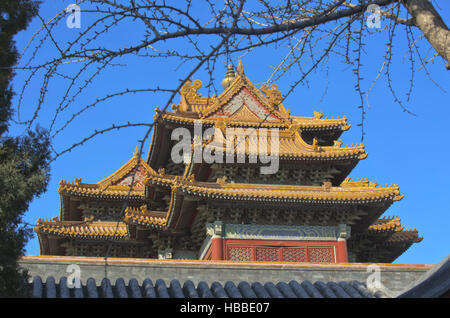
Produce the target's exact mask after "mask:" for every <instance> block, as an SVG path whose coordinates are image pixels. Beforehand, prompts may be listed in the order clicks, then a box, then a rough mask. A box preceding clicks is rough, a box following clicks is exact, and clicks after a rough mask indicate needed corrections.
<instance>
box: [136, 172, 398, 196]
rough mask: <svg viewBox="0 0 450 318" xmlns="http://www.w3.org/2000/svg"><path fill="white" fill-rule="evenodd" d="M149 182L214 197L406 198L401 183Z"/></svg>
mask: <svg viewBox="0 0 450 318" xmlns="http://www.w3.org/2000/svg"><path fill="white" fill-rule="evenodd" d="M145 182H146V184H147V185H159V186H165V187H170V188H172V191H176V190H180V191H182V192H185V193H188V194H192V195H198V196H206V197H209V198H211V199H214V198H217V199H242V198H247V199H251V200H268V201H280V200H281V201H291V200H294V201H302V202H322V203H325V202H329V201H338V202H364V203H366V202H380V201H398V200H401V199H402V197H403V196H402V195H400V191H399V187H398V186H396V185H395V186H388V187H367V188H357V187H333V186H331V185H329V184H327V183H324V185H322V186H298V185H272V184H243V183H226V180H222V179H218V180H217V182H216V183H211V182H197V181H195V180H192V178H190V179H188V178H185V179H182V178H181V177H167V176H163V175H152V176H149V177H148V178H147V179H146V181H145Z"/></svg>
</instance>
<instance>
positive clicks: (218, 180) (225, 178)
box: [216, 176, 227, 186]
mask: <svg viewBox="0 0 450 318" xmlns="http://www.w3.org/2000/svg"><path fill="white" fill-rule="evenodd" d="M226 182H227V176H223V177H222V178H217V180H216V183H217V184H218V185H221V186H222V185H224V184H225V183H226Z"/></svg>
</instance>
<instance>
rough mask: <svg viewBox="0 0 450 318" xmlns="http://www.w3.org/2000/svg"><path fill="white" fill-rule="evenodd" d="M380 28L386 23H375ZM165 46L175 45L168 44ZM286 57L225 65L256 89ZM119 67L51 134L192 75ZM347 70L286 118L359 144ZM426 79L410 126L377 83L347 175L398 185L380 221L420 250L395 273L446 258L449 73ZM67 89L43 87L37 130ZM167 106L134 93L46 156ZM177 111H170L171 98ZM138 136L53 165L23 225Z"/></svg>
mask: <svg viewBox="0 0 450 318" xmlns="http://www.w3.org/2000/svg"><path fill="white" fill-rule="evenodd" d="M70 3H71V1H56V0H48V1H45V3H44V4H43V6H42V8H41V12H40V14H41V16H42V17H43V18H44V19H45V20H48V19H50V18H51V17H52V16H54V15H55V14H56V13H57V12H58V11H60V10H62V9H63V8H65V7H67V6H68V5H69V4H70ZM440 5H441V9H442V10H441V11H440V13H441V15H442V17H443V19H444V21H446V23H447V25H449V24H450V3H449V2H441V3H440ZM82 9H83V7H82ZM91 18H92V17H91V16H90V15H89V14H83V15H82V28H81V30H83V25H87V24H88V22H89V21H92V20H90V19H91ZM382 23H387V22H385V21H382ZM39 25H40V23H39V22H38V21H37V20H34V21H33V23H32V24H31V25H30V27H29V29H28V30H27V31H24V32H22V33H21V34H19V35H18V37H17V39H16V40H17V46H18V48H19V52H21V51H22V50H23V48H24V47H25V46H26V45H27V43H28V40H29V39H30V37H31V36H32V34H33V33H34V31H35V30H36V29H37V28H38V27H39ZM139 31H140V29H139V27H136V26H135V25H134V24H127V25H126V28H123V29H122V30H120V31H117V32H115V33H113V34H111V35H110V36H109V37H108V38H106V39H104V40H103V41H105V43H106V42H107V44H108V45H117V46H118V47H120V46H124V45H126V44H127V43H128V42H129V41H131V42H132V41H135V40H137V39H139V35H140V33H139ZM78 32H79V30H76V29H68V28H67V27H66V26H65V24H61V25H59V26H58V27H57V28H56V29H55V37H56V38H57V39H58V41H65V40H66V39H67V40H70V39H71V38H73V37H74V36H76V35H77V34H78ZM386 32H387V31H385V33H383V31H382V32H380V33H378V34H377V35H374V36H373V37H371V38H369V39H368V42H367V44H366V47H365V55H364V57H363V67H362V70H363V71H364V74H363V75H364V76H363V77H364V78H365V80H364V82H363V84H364V87H370V85H371V83H372V80H373V79H374V78H375V76H376V74H377V70H378V69H379V68H380V66H381V63H382V57H383V54H384V52H385V43H386V41H387V34H386ZM396 40H397V41H396V42H395V43H396V47H395V48H396V49H397V50H396V51H395V55H394V61H395V62H394V63H393V65H392V77H393V82H392V83H393V85H394V87H395V88H396V89H397V90H398V92H399V96H400V97H401V99H402V100H405V92H406V91H407V90H408V85H409V76H410V75H409V67H408V64H407V57H406V58H405V50H404V46H405V36H404V32H401V33H399V35H398V37H397V38H396ZM420 43H421V44H420V45H421V46H422V47H423V48H426V47H427V44H426V42H424V41H422V42H420ZM206 44H209V43H206ZM206 44H205V45H206ZM166 45H167V46H169V45H183V44H182V43H181V42H180V43H178V42H168V43H166ZM182 49H184V47H182ZM186 49H187V48H186ZM286 52H287V48H285V47H283V46H280V47H277V48H274V47H272V48H270V49H260V50H255V51H254V52H251V53H249V54H247V55H245V56H238V55H235V56H232V58H233V61H234V62H235V63H237V60H238V59H239V58H241V59H242V62H243V65H244V68H245V73H246V75H247V76H248V77H249V78H250V80H252V81H253V82H254V83H255V84H258V83H262V82H264V81H265V80H266V79H267V78H268V76H269V75H270V74H271V69H270V66H271V65H276V64H278V62H279V60H280V57H282V56H284V54H286ZM41 54H42V55H41V57H39V58H44V57H45V56H47V55H51V54H55V48H54V47H53V46H52V45H44V46H43V47H42V49H41ZM430 54H432V52H431V53H430ZM429 56H430V55H429ZM39 58H38V59H39ZM125 62H126V63H127V66H122V67H117V68H114V69H111V70H109V71H107V72H105V73H104V74H103V75H102V76H100V77H99V78H97V79H96V80H94V81H93V83H92V85H91V86H90V87H89V88H88V89H87V90H86V91H84V92H83V94H81V95H80V96H79V98H78V99H77V101H76V102H75V103H74V104H73V105H72V106H70V108H68V109H67V111H66V112H63V113H62V114H61V117H60V118H59V119H58V121H57V124H56V127H57V128H58V127H61V126H62V125H63V124H64V122H65V120H67V119H68V118H70V115H71V114H72V113H73V112H75V111H77V110H78V109H80V108H82V106H83V105H87V104H90V103H92V102H93V101H95V99H96V98H100V97H102V96H104V95H105V94H107V93H111V92H114V91H119V90H123V89H125V88H130V89H132V88H145V87H148V86H156V85H160V86H161V87H169V88H174V87H176V86H177V85H178V83H179V82H178V80H179V79H180V78H182V77H184V76H186V74H187V72H188V70H189V66H190V65H189V64H187V65H182V66H180V67H179V65H178V64H177V63H173V62H171V61H161V60H151V59H139V58H132V59H129V60H126V61H125ZM225 65H226V61H225V60H222V61H220V62H219V63H218V64H217V66H216V69H215V72H214V74H213V75H214V77H215V79H214V83H215V85H216V87H217V90H218V93H220V92H221V87H220V81H221V80H222V78H223V76H224V74H225V70H226V69H225ZM70 67H77V65H73V66H68V68H67V70H68V69H69V68H70ZM351 69H352V67H351V66H348V65H345V64H342V63H339V62H338V60H330V64H329V70H328V81H326V76H325V71H326V70H325V69H322V70H318V71H316V72H315V73H313V74H312V75H311V77H310V78H309V82H308V85H306V83H303V84H302V85H299V86H298V87H297V88H296V90H295V91H294V92H293V93H292V94H291V95H290V96H289V97H288V98H287V99H286V100H285V101H284V106H285V107H286V108H289V109H290V110H291V114H293V115H298V116H312V115H313V111H322V112H323V113H324V114H325V116H328V117H331V116H334V117H336V116H340V117H342V116H344V115H345V116H346V117H347V118H348V122H349V123H350V124H352V127H351V129H350V130H349V131H347V132H345V133H344V134H343V136H342V138H341V139H342V140H343V142H344V145H345V144H349V145H350V144H352V143H360V139H361V130H360V128H359V127H357V124H358V123H359V121H360V118H361V113H360V111H359V109H358V108H357V106H358V105H359V95H358V94H357V93H356V92H355V90H354V88H353V87H354V84H355V77H354V75H353V73H352V71H351ZM428 69H429V71H430V73H431V74H432V77H433V80H434V81H435V82H437V83H439V85H440V86H441V88H442V89H440V88H438V87H436V85H434V84H433V83H432V82H431V81H430V80H429V79H428V77H427V75H426V74H425V72H424V71H423V70H420V71H418V72H416V74H415V88H414V91H413V94H412V96H411V99H410V101H409V102H408V103H406V106H407V107H408V109H410V110H411V111H412V112H414V113H415V114H416V116H411V115H409V114H407V113H405V112H403V111H402V109H401V108H400V106H399V105H397V104H395V103H394V101H393V97H392V95H391V93H390V92H389V90H388V88H387V84H386V83H387V82H386V79H385V77H382V78H380V80H379V81H378V82H377V83H376V85H375V86H374V88H373V90H372V91H371V93H370V96H369V101H370V108H366V111H367V114H366V120H365V133H366V136H365V138H364V141H363V143H364V145H365V147H366V150H367V152H368V153H369V156H368V157H367V159H365V160H362V161H361V162H360V163H359V164H358V166H357V167H356V168H355V169H354V170H353V171H352V173H351V174H350V176H351V177H353V178H368V179H369V180H376V181H377V182H378V183H379V184H386V183H387V184H391V183H395V184H398V185H399V186H400V191H401V193H402V194H405V197H404V199H403V200H401V201H400V202H396V203H394V204H393V205H392V206H391V207H390V208H389V209H388V210H387V211H386V212H385V214H384V216H399V217H400V218H401V221H402V224H403V225H405V227H407V228H410V227H412V228H417V229H418V230H419V235H420V236H423V237H424V240H423V241H422V242H421V243H419V244H415V245H413V246H412V247H411V248H410V249H409V250H408V251H407V252H406V253H404V254H403V255H402V256H401V257H399V258H398V259H397V260H396V261H395V263H412V264H434V263H437V262H439V261H440V260H442V259H443V258H444V257H445V256H446V255H448V254H449V252H450V249H449V245H450V244H449V243H450V239H449V236H448V231H449V230H450V207H449V204H448V200H449V198H450V181H449V180H450V169H449V160H448V158H449V156H450V148H449V147H448V139H447V138H448V136H449V131H448V129H449V118H450V108H449V106H450V102H449V101H450V99H449V92H450V85H449V83H450V82H449V73H448V71H445V68H444V65H443V63H442V62H441V61H440V60H439V61H436V62H435V63H430V64H429V66H428ZM298 77H299V74H298V73H297V72H296V71H295V70H292V71H291V72H290V73H289V74H287V75H286V76H285V77H284V78H282V79H280V80H278V81H277V82H276V83H277V84H278V87H279V89H280V91H281V92H282V93H285V92H287V91H288V90H289V88H290V85H291V84H292V83H293V82H294V81H295V80H297V79H298ZM25 79H26V77H25V76H24V74H23V73H21V72H19V73H18V74H17V76H16V78H15V79H14V88H15V89H16V90H19V89H20V88H21V86H22V85H23V82H24V81H25ZM193 79H200V80H202V81H203V85H204V86H205V85H206V84H207V82H208V76H207V74H206V73H205V72H204V71H202V70H201V71H199V72H198V74H196V75H195V76H194V78H193ZM327 82H328V83H327ZM41 84H42V82H41V81H40V80H38V77H37V78H35V79H34V80H33V81H32V82H31V84H30V87H29V89H28V90H27V91H26V93H25V95H24V101H23V103H22V108H21V114H22V116H23V118H26V117H28V118H29V116H30V115H31V114H32V111H33V109H34V108H33V105H36V100H37V96H38V95H37V94H38V93H39V88H40V85H41ZM326 86H327V89H326V94H325V95H324V91H325V87H326ZM66 87H67V81H66V80H63V79H62V78H55V79H54V80H52V82H51V83H50V85H49V93H48V96H47V98H46V100H45V103H44V105H43V107H42V110H41V112H40V114H39V117H38V120H37V122H38V123H39V124H40V125H41V126H44V127H48V126H49V124H50V122H51V120H52V116H53V115H54V113H55V107H56V106H57V105H58V104H59V103H60V97H61V96H62V95H61V94H64V92H65V89H66ZM443 90H445V92H443ZM200 92H201V93H203V94H204V95H207V90H206V89H205V88H204V87H203V88H202V89H200ZM166 100H167V94H165V93H160V94H150V93H142V94H132V95H128V96H123V97H118V98H115V99H113V100H111V101H110V102H107V103H101V104H99V105H98V106H97V107H96V108H95V109H91V110H89V111H87V112H86V113H84V114H83V115H81V116H80V117H79V118H78V120H76V121H74V122H73V123H72V124H71V125H70V126H68V128H67V129H65V130H64V131H63V132H62V133H61V134H59V135H58V136H57V137H56V138H55V139H54V147H55V148H56V149H58V150H59V151H60V150H62V149H64V148H66V147H68V146H70V145H71V144H72V143H74V142H77V141H79V140H81V139H82V138H84V137H85V136H87V135H90V134H91V133H92V132H93V131H94V129H101V128H106V127H109V126H111V124H113V123H115V124H120V123H126V122H127V121H130V122H151V121H152V119H153V115H154V109H155V107H157V106H158V107H163V106H164V105H165V103H166ZM175 102H178V97H176V99H175ZM366 107H367V104H366ZM22 130H23V128H22V127H20V126H13V127H11V130H10V131H11V133H20V132H21V131H22ZM145 131H146V129H144V128H128V129H125V130H120V131H117V132H112V133H108V134H104V135H100V136H98V137H96V138H95V139H93V140H91V141H89V142H87V143H86V144H85V145H83V146H81V147H78V148H76V149H74V150H73V151H72V152H70V153H68V154H65V155H63V156H62V157H60V158H59V159H58V160H56V161H55V162H53V164H52V167H51V169H52V170H51V174H52V176H51V182H50V184H49V187H48V191H47V192H46V193H45V194H43V195H42V196H41V197H40V198H38V199H36V200H34V201H33V202H32V204H31V205H30V209H29V211H28V212H27V214H26V217H25V220H26V221H27V222H29V223H31V224H35V223H36V220H37V219H38V217H41V218H51V217H54V216H57V215H59V209H60V199H59V194H58V183H59V181H60V180H61V179H65V180H71V181H73V180H74V179H75V178H76V177H81V178H82V180H83V182H87V183H95V182H97V181H99V180H101V179H103V178H104V177H106V176H108V175H109V174H111V173H112V172H114V171H115V170H117V169H118V168H119V167H120V166H122V165H123V164H124V163H125V162H126V161H127V160H128V159H129V158H130V157H131V156H132V154H133V151H134V148H135V146H136V145H137V144H138V140H140V139H141V138H142V136H143V134H144V133H145ZM149 142H150V139H149V140H147V143H146V144H145V148H144V149H145V153H144V158H145V157H146V154H147V151H148V146H149ZM26 252H27V254H32V255H38V254H39V244H38V241H37V238H36V237H35V238H34V239H33V240H31V241H30V242H29V243H28V245H27V251H26Z"/></svg>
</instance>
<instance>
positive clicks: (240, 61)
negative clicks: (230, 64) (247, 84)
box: [236, 60, 244, 76]
mask: <svg viewBox="0 0 450 318" xmlns="http://www.w3.org/2000/svg"><path fill="white" fill-rule="evenodd" d="M236 72H237V73H238V75H240V76H243V75H244V66H242V60H239V64H238V66H237V67H236Z"/></svg>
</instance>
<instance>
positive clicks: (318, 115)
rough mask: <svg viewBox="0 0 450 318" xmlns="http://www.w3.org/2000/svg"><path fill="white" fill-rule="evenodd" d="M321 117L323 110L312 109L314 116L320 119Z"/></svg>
mask: <svg viewBox="0 0 450 318" xmlns="http://www.w3.org/2000/svg"><path fill="white" fill-rule="evenodd" d="M322 117H323V112H320V113H319V112H316V111H314V118H316V119H321V118H322Z"/></svg>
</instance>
